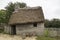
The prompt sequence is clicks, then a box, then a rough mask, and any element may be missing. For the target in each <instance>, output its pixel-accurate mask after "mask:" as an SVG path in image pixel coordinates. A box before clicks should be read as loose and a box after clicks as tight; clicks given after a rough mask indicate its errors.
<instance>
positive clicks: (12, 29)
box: [11, 25, 16, 35]
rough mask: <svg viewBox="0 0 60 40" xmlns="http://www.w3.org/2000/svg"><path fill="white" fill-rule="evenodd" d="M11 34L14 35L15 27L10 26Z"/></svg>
mask: <svg viewBox="0 0 60 40" xmlns="http://www.w3.org/2000/svg"><path fill="white" fill-rule="evenodd" d="M11 34H12V35H16V25H11Z"/></svg>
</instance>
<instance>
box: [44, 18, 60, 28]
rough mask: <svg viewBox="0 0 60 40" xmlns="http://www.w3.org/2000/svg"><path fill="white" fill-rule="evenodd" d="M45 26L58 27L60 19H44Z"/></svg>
mask: <svg viewBox="0 0 60 40" xmlns="http://www.w3.org/2000/svg"><path fill="white" fill-rule="evenodd" d="M45 27H46V28H60V19H55V18H54V19H52V20H47V19H46V20H45Z"/></svg>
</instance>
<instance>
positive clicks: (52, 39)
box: [36, 36, 57, 40]
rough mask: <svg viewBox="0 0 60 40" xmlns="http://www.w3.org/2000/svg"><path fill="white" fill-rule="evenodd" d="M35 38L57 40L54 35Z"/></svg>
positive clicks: (38, 39)
mask: <svg viewBox="0 0 60 40" xmlns="http://www.w3.org/2000/svg"><path fill="white" fill-rule="evenodd" d="M36 39H37V40H57V38H55V37H46V36H37V38H36Z"/></svg>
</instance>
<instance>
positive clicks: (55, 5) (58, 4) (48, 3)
mask: <svg viewBox="0 0 60 40" xmlns="http://www.w3.org/2000/svg"><path fill="white" fill-rule="evenodd" d="M17 1H18V2H24V3H26V4H27V6H30V7H34V6H41V7H42V9H43V13H44V16H45V19H52V18H59V19H60V0H0V9H4V7H5V6H6V5H7V4H8V3H9V2H17Z"/></svg>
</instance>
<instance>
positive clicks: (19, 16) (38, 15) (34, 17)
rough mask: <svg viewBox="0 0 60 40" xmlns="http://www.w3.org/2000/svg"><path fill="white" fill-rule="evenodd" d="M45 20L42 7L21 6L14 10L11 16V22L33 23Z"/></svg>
mask: <svg viewBox="0 0 60 40" xmlns="http://www.w3.org/2000/svg"><path fill="white" fill-rule="evenodd" d="M41 21H44V15H43V11H42V8H41V7H32V8H20V9H18V11H14V12H13V14H12V15H11V17H10V20H9V24H21V23H33V22H41Z"/></svg>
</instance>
